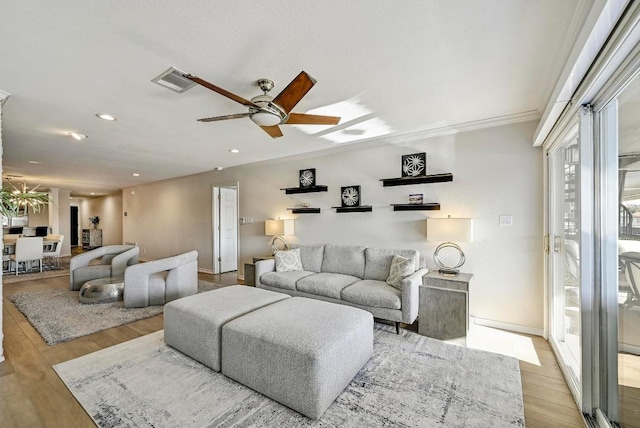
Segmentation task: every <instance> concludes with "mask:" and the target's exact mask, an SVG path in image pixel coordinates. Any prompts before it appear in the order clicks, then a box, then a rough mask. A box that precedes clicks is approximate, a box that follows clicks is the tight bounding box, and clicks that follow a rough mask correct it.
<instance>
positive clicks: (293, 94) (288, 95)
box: [272, 71, 316, 113]
mask: <svg viewBox="0 0 640 428" xmlns="http://www.w3.org/2000/svg"><path fill="white" fill-rule="evenodd" d="M315 84H316V80H315V79H314V78H313V77H311V76H309V75H308V74H307V72H306V71H301V72H300V74H298V76H297V77H296V78H295V79H293V80H292V81H291V83H289V85H288V86H287V87H286V88H284V89H283V90H282V92H280V93H279V94H278V96H277V97H275V98H274V100H273V101H272V102H273V103H275V104H277V105H279V106H280V107H282V109H283V110H284V111H286V112H287V113H289V112H290V111H291V110H292V109H293V108H294V107H295V105H296V104H298V102H299V101H300V100H301V99H302V97H304V96H305V94H306V93H307V92H309V89H311V88H312V87H313V85H315Z"/></svg>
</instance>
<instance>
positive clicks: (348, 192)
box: [340, 186, 361, 207]
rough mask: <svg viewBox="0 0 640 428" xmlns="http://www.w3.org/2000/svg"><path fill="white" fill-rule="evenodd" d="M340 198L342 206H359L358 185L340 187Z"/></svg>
mask: <svg viewBox="0 0 640 428" xmlns="http://www.w3.org/2000/svg"><path fill="white" fill-rule="evenodd" d="M340 194H341V199H342V206H343V207H359V206H360V199H361V194H360V186H345V187H341V191H340Z"/></svg>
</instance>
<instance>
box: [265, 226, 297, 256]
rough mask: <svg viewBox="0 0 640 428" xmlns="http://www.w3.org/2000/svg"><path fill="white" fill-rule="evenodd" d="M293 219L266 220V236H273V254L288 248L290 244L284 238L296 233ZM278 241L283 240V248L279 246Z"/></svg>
mask: <svg viewBox="0 0 640 428" xmlns="http://www.w3.org/2000/svg"><path fill="white" fill-rule="evenodd" d="M294 233H295V231H294V227H293V220H292V219H290V220H266V221H265V222H264V234H265V235H266V236H273V240H272V241H271V251H273V254H275V253H277V252H278V251H283V250H285V251H286V250H288V249H289V244H288V243H287V241H286V240H285V239H284V237H285V236H292V235H294ZM277 241H280V242H282V244H283V248H282V249H280V248H278V245H277Z"/></svg>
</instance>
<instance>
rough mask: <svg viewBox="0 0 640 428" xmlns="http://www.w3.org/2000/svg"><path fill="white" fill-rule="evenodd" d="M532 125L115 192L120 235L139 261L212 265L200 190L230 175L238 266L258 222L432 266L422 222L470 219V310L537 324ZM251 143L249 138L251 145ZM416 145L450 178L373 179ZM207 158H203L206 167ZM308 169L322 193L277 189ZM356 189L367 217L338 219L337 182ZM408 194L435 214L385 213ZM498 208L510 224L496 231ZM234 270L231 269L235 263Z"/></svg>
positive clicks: (395, 169)
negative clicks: (236, 210) (190, 254)
mask: <svg viewBox="0 0 640 428" xmlns="http://www.w3.org/2000/svg"><path fill="white" fill-rule="evenodd" d="M535 126H536V123H535V122H528V123H520V124H514V125H508V126H503V127H496V128H489V129H483V130H477V131H471V132H466V133H460V134H455V135H449V136H442V137H436V138H430V139H425V140H421V141H412V142H411V143H407V144H393V145H384V146H380V147H374V148H352V149H350V150H348V151H344V152H342V153H331V154H324V155H322V154H320V155H316V156H309V157H306V158H302V159H301V158H298V159H296V160H291V159H289V160H279V161H273V162H265V163H258V164H253V165H245V166H240V167H234V168H229V169H225V170H223V171H212V172H207V173H203V174H198V175H193V176H189V177H182V178H179V179H175V180H167V181H163V182H157V183H152V184H148V185H144V186H137V187H133V188H128V189H125V190H124V192H123V210H124V211H126V212H127V213H128V216H127V217H124V224H123V235H124V240H125V241H136V242H138V243H139V245H140V246H141V249H142V252H143V254H144V255H143V257H146V258H159V257H164V256H167V255H170V254H175V253H178V252H182V251H188V250H191V249H197V250H198V251H199V252H200V257H199V266H200V267H201V268H204V269H211V268H212V256H211V248H212V238H211V231H212V229H211V186H213V185H224V184H229V183H234V182H236V181H237V182H239V195H240V216H241V217H249V218H253V219H254V223H253V224H246V225H241V226H240V261H241V263H242V262H246V261H249V260H250V259H251V257H252V256H256V255H264V254H267V253H268V252H269V242H270V237H267V236H264V221H265V220H267V219H273V218H278V217H281V218H296V223H295V229H296V240H297V241H299V242H300V243H302V244H311V243H337V244H361V245H367V246H373V247H382V248H414V249H417V250H419V251H420V252H421V254H422V255H423V259H424V260H423V261H424V263H426V264H427V265H428V266H429V267H433V262H432V260H431V256H432V254H433V250H434V248H435V247H436V245H437V244H438V243H436V242H428V241H427V240H426V220H425V218H427V217H446V216H447V215H451V216H452V217H470V218H473V220H474V242H473V243H469V244H462V247H463V249H464V251H465V253H466V255H467V263H466V264H465V265H464V266H463V268H462V270H463V271H465V272H470V273H473V274H474V279H473V281H472V284H471V303H470V306H471V307H470V309H471V315H472V316H475V317H478V318H482V319H488V320H494V321H498V322H502V323H509V324H514V325H517V326H523V327H527V328H531V329H541V328H542V326H543V281H542V260H543V255H542V204H541V201H542V171H541V169H540V164H541V156H542V152H541V150H540V149H537V148H533V147H532V142H531V138H532V135H533V132H534V130H535ZM258 143H259V142H257V144H258ZM417 152H426V153H427V172H428V173H430V174H433V173H442V172H451V173H453V176H454V180H453V182H451V183H432V184H423V185H413V186H399V187H383V186H382V183H381V182H380V181H379V180H380V179H381V178H393V177H399V176H400V175H401V169H400V166H401V156H402V155H404V154H410V153H417ZM214 163H215V162H212V164H214ZM304 168H316V170H317V184H324V185H327V186H329V191H328V192H324V193H308V194H298V195H285V193H284V192H283V191H281V190H279V189H280V188H283V187H296V186H297V177H298V171H299V170H300V169H304ZM347 185H360V186H361V187H362V204H363V205H372V206H373V212H371V213H348V214H337V213H336V212H335V210H333V209H331V207H332V206H338V205H340V196H339V194H340V187H341V186H347ZM410 193H423V194H424V200H425V202H439V203H440V204H441V206H442V210H441V211H416V212H394V211H393V210H392V208H391V207H390V206H389V204H392V203H406V202H407V201H408V195H409V194H410ZM300 202H309V203H310V205H311V206H313V207H320V208H322V213H321V214H306V215H292V214H291V213H290V211H287V208H288V207H294V206H296V205H297V204H299V203H300ZM501 214H510V215H512V216H513V219H514V224H513V226H510V227H504V226H503V227H500V226H499V225H498V217H499V216H500V215H501ZM240 274H242V265H241V266H240Z"/></svg>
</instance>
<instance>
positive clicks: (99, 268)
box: [73, 265, 111, 289]
mask: <svg viewBox="0 0 640 428" xmlns="http://www.w3.org/2000/svg"><path fill="white" fill-rule="evenodd" d="M110 276H111V265H92V266H82V267H79V268H76V269H75V270H74V271H73V282H74V283H76V284H80V286H82V284H84V283H85V282H87V281H89V280H92V279H96V278H109V277H110ZM78 289H79V288H78Z"/></svg>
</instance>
